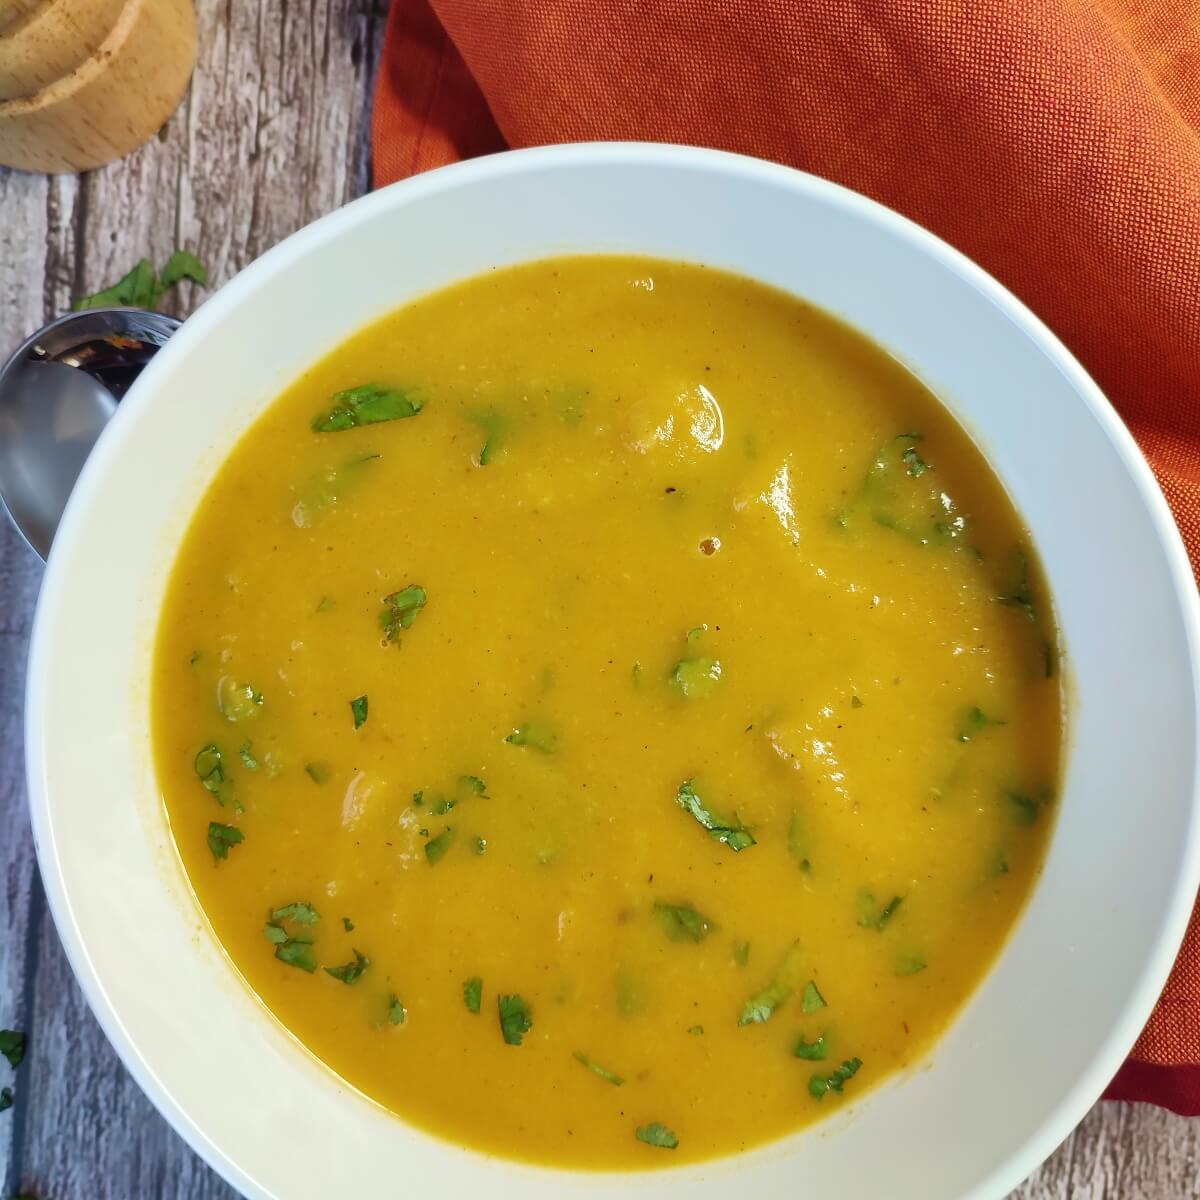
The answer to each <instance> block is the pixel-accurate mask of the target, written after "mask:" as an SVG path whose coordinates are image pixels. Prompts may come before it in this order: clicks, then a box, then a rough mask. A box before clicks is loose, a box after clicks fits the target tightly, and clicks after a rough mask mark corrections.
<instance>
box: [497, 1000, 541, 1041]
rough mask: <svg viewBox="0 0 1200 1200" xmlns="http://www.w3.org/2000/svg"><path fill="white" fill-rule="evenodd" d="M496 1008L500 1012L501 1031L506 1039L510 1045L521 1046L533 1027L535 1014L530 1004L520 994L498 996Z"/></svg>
mask: <svg viewBox="0 0 1200 1200" xmlns="http://www.w3.org/2000/svg"><path fill="white" fill-rule="evenodd" d="M496 1008H497V1011H498V1012H499V1014H500V1032H501V1033H502V1034H503V1035H504V1040H505V1041H506V1042H507V1043H508V1044H509V1045H510V1046H519V1045H520V1044H521V1041H522V1039H523V1038H524V1037H525V1035H526V1034H527V1033H528V1032H529V1031H530V1030H531V1029H532V1028H533V1014H532V1013H531V1011H530V1008H529V1005H528V1004H526V1003H525V1001H524V1000H522V999H521V997H520V996H497V997H496Z"/></svg>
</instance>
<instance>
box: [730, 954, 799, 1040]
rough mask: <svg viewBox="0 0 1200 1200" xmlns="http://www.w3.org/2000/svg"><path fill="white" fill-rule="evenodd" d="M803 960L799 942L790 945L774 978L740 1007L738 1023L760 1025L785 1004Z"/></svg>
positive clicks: (793, 988) (790, 994)
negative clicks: (740, 1012) (740, 1013)
mask: <svg viewBox="0 0 1200 1200" xmlns="http://www.w3.org/2000/svg"><path fill="white" fill-rule="evenodd" d="M803 961H804V953H803V951H802V950H801V949H800V945H799V943H796V944H794V945H792V946H791V948H790V949H789V950H788V952H787V953H786V954H785V955H784V956H783V961H782V962H781V963H780V964H779V970H778V971H776V972H775V978H774V979H773V980H772V981H771V983H770V984H769V985H768V986H767V987H765V988H763V989H762V991H760V992H755V993H754V995H753V996H751V997H750V999H749V1000H747V1001H746V1003H745V1005H744V1006H743V1008H742V1015H741V1016H740V1017H739V1018H738V1024H739V1025H761V1024H762V1023H763V1022H764V1021H767V1020H769V1019H770V1018H771V1016H772V1015H773V1014H774V1012H775V1010H776V1009H777V1008H779V1006H780V1005H781V1004H786V1003H787V1001H788V1000H789V999H790V998H791V996H792V993H793V992H795V990H796V975H797V974H798V973H799V971H800V967H801V965H802V964H803Z"/></svg>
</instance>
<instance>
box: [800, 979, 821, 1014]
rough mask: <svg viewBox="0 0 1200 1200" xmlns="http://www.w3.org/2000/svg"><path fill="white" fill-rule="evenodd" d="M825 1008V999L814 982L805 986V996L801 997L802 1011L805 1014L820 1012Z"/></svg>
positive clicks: (811, 981) (809, 982)
mask: <svg viewBox="0 0 1200 1200" xmlns="http://www.w3.org/2000/svg"><path fill="white" fill-rule="evenodd" d="M824 1007H825V997H824V996H822V995H821V993H820V992H819V991H818V990H817V985H816V983H815V982H814V981H813V980H811V979H810V980H809V981H808V982H807V983H806V984H805V985H804V995H803V996H801V997H800V1011H801V1012H803V1013H815V1012H819V1011H820V1010H821V1009H823V1008H824Z"/></svg>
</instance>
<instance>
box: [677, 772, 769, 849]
mask: <svg viewBox="0 0 1200 1200" xmlns="http://www.w3.org/2000/svg"><path fill="white" fill-rule="evenodd" d="M675 802H676V804H678V805H679V807H680V808H682V809H683V811H684V812H686V813H691V815H692V816H693V817H694V818H695V819H696V820H697V821H698V822H699V823H700V824H701V825H702V826H703V827H704V828H705V829H707V830H708V836H709V837H711V838H712V839H713V840H714V841H717V842H724V843H725V845H727V846H728V847H729V848H730V850H733V851H735V852H736V851H739V850H745V849H746V848H747V847H748V846H753V845H754V844H755V841H754V835H753V834H752V833H751V832H750V830H749V829H748V828H747V827H746V826H745V825H743V824H742V823H741V821H739V820H738V818H737V815H736V814H735V815H734V816H733V817H732V818H728V819H725V818H721V817H718V816H717V815H716V814H715V813H713V812H712V811H711V810H710V809H708V808H706V807H705V805H704V802H703V801H702V800H701V799H700V797H699V795H698V794H697V792H696V788H695V780H694V779H685V780H684V781H683V782H682V783H681V784H680V785H679V791H678V792H677V793H676V796H675Z"/></svg>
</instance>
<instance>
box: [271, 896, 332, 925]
mask: <svg viewBox="0 0 1200 1200" xmlns="http://www.w3.org/2000/svg"><path fill="white" fill-rule="evenodd" d="M271 916H272V917H273V918H274V919H275V920H276V921H294V922H295V923H296V924H297V925H315V924H316V923H317V922H318V921H319V920H320V919H321V914H320V913H319V912H317V910H316V909H315V908H313V906H312V905H311V904H304V903H302V902H301V901H299V900H298V901H296V902H295V903H294V904H285V905H284V906H283V907H282V908H277V909H274V910H273V911H272V913H271Z"/></svg>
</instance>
